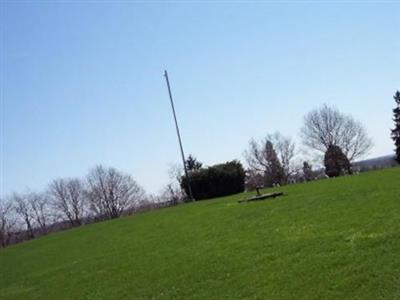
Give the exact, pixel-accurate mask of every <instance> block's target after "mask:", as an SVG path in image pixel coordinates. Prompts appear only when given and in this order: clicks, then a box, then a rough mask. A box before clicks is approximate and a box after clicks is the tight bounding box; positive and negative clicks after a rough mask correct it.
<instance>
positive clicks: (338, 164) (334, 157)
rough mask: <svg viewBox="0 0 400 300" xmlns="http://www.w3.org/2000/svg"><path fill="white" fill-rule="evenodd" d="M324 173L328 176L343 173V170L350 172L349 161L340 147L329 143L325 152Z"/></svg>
mask: <svg viewBox="0 0 400 300" xmlns="http://www.w3.org/2000/svg"><path fill="white" fill-rule="evenodd" d="M324 164H325V173H326V175H328V176H329V177H337V176H340V175H343V174H344V173H345V171H347V172H349V173H351V166H350V161H349V160H348V158H347V157H346V155H344V153H343V151H342V149H340V147H339V146H336V145H330V146H329V147H328V150H327V151H326V153H325V159H324Z"/></svg>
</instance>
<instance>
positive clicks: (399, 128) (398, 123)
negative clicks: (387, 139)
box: [392, 91, 400, 163]
mask: <svg viewBox="0 0 400 300" xmlns="http://www.w3.org/2000/svg"><path fill="white" fill-rule="evenodd" d="M393 98H394V101H395V102H396V108H394V109H393V114H394V117H393V121H394V129H392V139H393V141H394V144H395V146H396V149H395V151H396V160H397V161H398V162H399V163H400V92H399V91H397V92H396V93H395V94H394V96H393Z"/></svg>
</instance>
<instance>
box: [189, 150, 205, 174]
mask: <svg viewBox="0 0 400 300" xmlns="http://www.w3.org/2000/svg"><path fill="white" fill-rule="evenodd" d="M202 166H203V164H202V163H201V162H199V161H198V160H197V158H196V157H194V156H193V155H191V154H189V156H188V158H187V159H186V168H187V170H188V171H194V170H200V169H201V167H202Z"/></svg>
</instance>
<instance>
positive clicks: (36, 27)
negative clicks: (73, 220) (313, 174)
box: [0, 1, 400, 195]
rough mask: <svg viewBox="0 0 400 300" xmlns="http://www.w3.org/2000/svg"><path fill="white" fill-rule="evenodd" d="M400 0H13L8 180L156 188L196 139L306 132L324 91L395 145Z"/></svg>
mask: <svg viewBox="0 0 400 300" xmlns="http://www.w3.org/2000/svg"><path fill="white" fill-rule="evenodd" d="M399 12H400V2H397V1H393V2H380V3H378V2H376V3H373V2H369V3H364V4H362V3H361V2H356V1H351V2H343V1H342V2H337V3H335V2H333V1H329V2H325V3H318V2H314V1H308V2H302V3H301V2H294V1H289V2H281V3H279V2H252V3H245V2H232V3H229V2H214V3H212V2H207V3H204V2H203V3H202V2H186V3H183V2H170V3H166V2H150V3H149V2H147V3H145V2H129V1H123V2H112V1H105V2H102V1H90V2H88V1H87V2H79V1H63V2H59V3H58V4H55V3H52V2H49V1H42V2H35V1H24V2H4V1H2V2H1V17H0V20H1V21H0V22H1V194H3V195H4V194H7V193H10V192H11V191H19V190H23V189H25V188H26V187H30V188H32V189H42V188H45V187H46V185H47V184H48V182H49V181H50V180H51V179H53V178H56V177H64V176H83V175H85V174H86V173H87V171H88V169H89V168H90V167H93V166H94V165H96V164H99V163H101V164H104V165H106V166H114V167H116V168H118V169H121V170H123V171H126V172H129V173H130V174H132V175H133V176H134V178H135V179H136V180H137V181H138V182H139V183H140V184H141V185H143V186H144V187H145V189H146V190H147V191H148V192H157V191H158V190H159V189H160V188H161V187H162V186H163V184H165V183H167V182H168V172H167V171H168V168H169V166H170V165H171V164H175V163H179V162H180V156H179V155H180V154H179V148H178V144H177V139H176V135H175V129H174V124H173V120H172V115H171V110H170V106H169V102H168V101H169V100H168V94H167V90H166V86H165V81H164V78H163V71H164V69H168V71H169V74H170V80H171V84H172V89H173V94H174V98H175V105H176V109H177V113H178V118H179V121H180V125H181V132H182V138H183V141H184V148H185V152H186V153H187V154H189V153H193V154H194V155H195V156H196V157H198V158H199V159H200V160H201V161H202V162H204V163H205V164H207V165H210V164H214V163H218V162H223V161H227V160H231V159H235V158H238V159H243V156H242V153H243V151H244V149H246V147H247V144H248V141H249V139H250V138H251V137H256V138H261V137H262V136H264V135H265V134H266V133H268V132H274V131H277V130H278V131H281V132H282V133H283V134H285V135H289V136H292V137H293V138H295V139H297V136H298V133H299V128H300V127H301V123H302V117H303V115H304V114H305V113H306V112H307V111H309V110H310V109H313V108H315V107H317V106H318V105H320V104H322V103H324V102H326V103H328V104H333V105H335V106H337V107H338V108H339V109H340V110H341V111H343V112H347V113H351V114H353V115H354V116H355V117H356V118H357V119H359V120H360V121H362V122H363V123H364V124H365V126H366V128H367V130H368V132H369V134H370V135H371V137H372V138H373V140H374V143H375V147H374V148H373V150H372V151H371V153H370V155H369V156H370V157H374V156H378V155H386V154H390V153H392V149H393V145H392V141H391V140H390V138H389V128H390V127H391V126H392V122H391V117H392V114H391V109H392V108H393V106H394V101H393V99H392V96H393V94H394V92H395V90H396V89H400V71H399V70H400V18H399Z"/></svg>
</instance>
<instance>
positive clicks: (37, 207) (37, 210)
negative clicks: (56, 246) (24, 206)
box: [27, 192, 50, 234]
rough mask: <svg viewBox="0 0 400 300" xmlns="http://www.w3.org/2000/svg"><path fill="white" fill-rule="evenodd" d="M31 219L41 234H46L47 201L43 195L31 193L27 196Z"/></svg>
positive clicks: (47, 218)
mask: <svg viewBox="0 0 400 300" xmlns="http://www.w3.org/2000/svg"><path fill="white" fill-rule="evenodd" d="M27 201H28V205H29V206H30V209H29V210H30V212H31V216H32V219H33V220H34V222H35V224H36V226H37V228H38V229H39V230H40V232H41V233H42V234H45V233H47V223H48V221H49V217H50V211H49V201H48V198H47V195H46V194H44V193H36V192H31V193H29V194H28V195H27Z"/></svg>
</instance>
